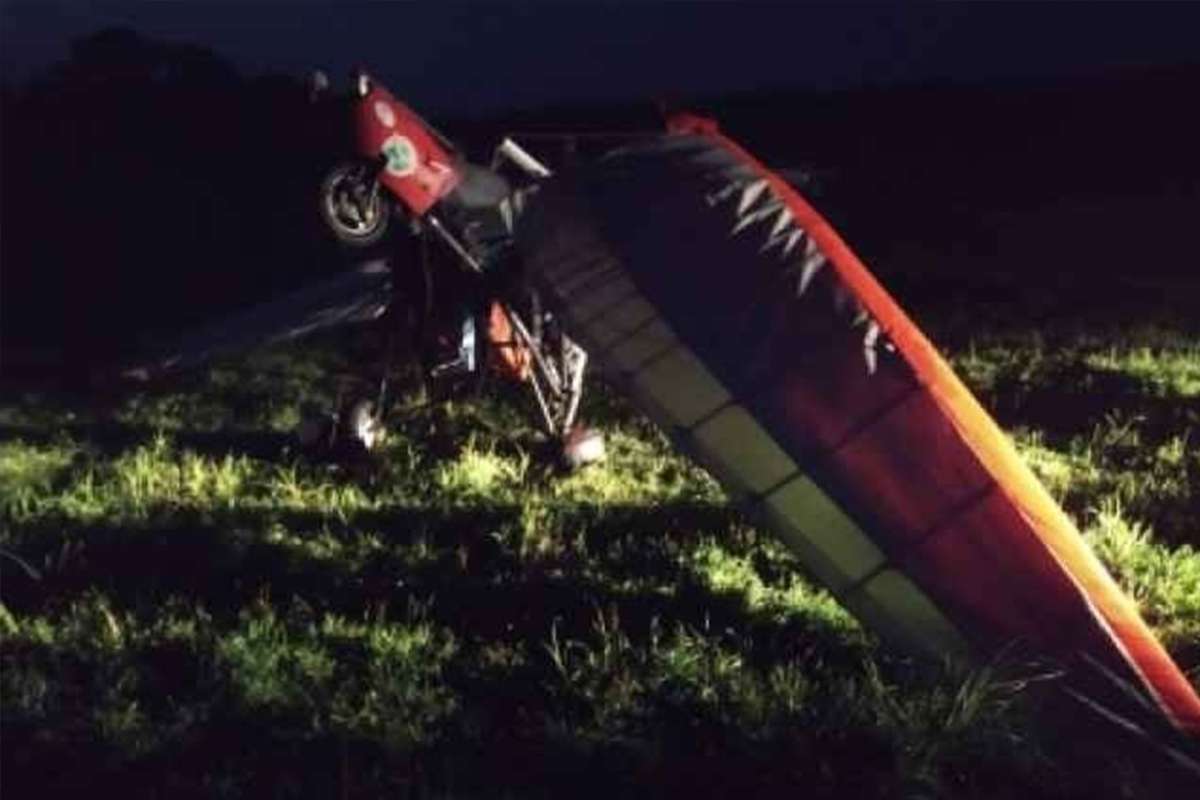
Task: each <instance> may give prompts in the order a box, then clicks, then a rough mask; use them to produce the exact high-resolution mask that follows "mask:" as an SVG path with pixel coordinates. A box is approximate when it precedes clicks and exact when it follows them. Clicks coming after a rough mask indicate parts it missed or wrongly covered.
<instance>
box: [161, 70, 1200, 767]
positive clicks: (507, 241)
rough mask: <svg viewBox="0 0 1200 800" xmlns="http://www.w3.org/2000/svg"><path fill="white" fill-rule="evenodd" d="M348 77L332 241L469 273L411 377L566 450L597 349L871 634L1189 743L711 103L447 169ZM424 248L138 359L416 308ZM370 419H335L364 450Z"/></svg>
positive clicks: (946, 395)
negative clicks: (346, 140) (499, 396)
mask: <svg viewBox="0 0 1200 800" xmlns="http://www.w3.org/2000/svg"><path fill="white" fill-rule="evenodd" d="M354 90H355V95H356V100H355V103H354V108H355V114H356V115H357V120H358V125H357V130H358V136H359V139H358V150H359V152H358V154H357V157H356V158H355V159H352V160H350V161H347V162H345V163H344V164H341V165H339V166H338V167H337V168H336V169H334V171H333V172H331V173H330V175H329V177H328V179H327V180H326V181H325V184H324V187H323V190H322V195H321V202H322V208H323V213H324V215H325V218H326V221H327V222H328V224H329V225H330V227H331V229H332V230H333V231H334V232H335V233H336V235H337V236H338V237H339V238H341V239H342V240H343V241H345V242H347V243H348V244H350V245H370V246H373V245H376V244H378V243H379V242H381V241H383V240H384V239H385V237H386V236H387V234H388V231H389V229H390V231H391V234H392V235H393V236H394V235H396V234H398V233H399V234H402V235H404V236H406V237H409V238H410V239H411V240H413V241H416V242H418V243H419V245H420V246H419V247H418V248H417V249H418V250H419V251H422V252H425V251H429V250H437V251H439V252H441V253H442V254H443V255H448V256H449V257H450V260H451V261H452V262H453V263H454V265H455V269H457V270H458V271H459V272H460V273H462V274H463V275H466V276H468V277H469V278H470V280H469V281H467V282H466V285H467V286H469V287H470V288H468V289H466V290H464V292H465V293H464V295H463V296H462V297H460V300H461V306H462V308H464V309H466V311H467V313H465V314H464V315H463V316H462V318H461V320H460V322H459V323H458V324H457V327H456V328H455V331H456V332H455V338H456V342H455V344H456V346H457V352H456V354H454V355H453V357H452V358H450V359H448V360H445V361H443V362H440V363H432V362H431V363H430V364H429V369H428V375H429V377H430V378H431V379H437V378H439V377H442V376H443V375H446V374H452V373H455V372H466V373H470V372H473V371H477V370H481V369H486V368H491V369H496V370H499V371H501V372H503V373H504V374H506V375H508V376H510V377H512V378H514V379H516V380H522V381H525V382H527V383H528V385H529V386H530V387H531V391H532V392H533V393H534V395H535V397H536V400H537V404H538V408H539V409H540V413H541V422H542V424H543V426H544V428H545V430H546V431H547V433H549V434H551V435H552V436H555V437H558V439H559V440H561V441H562V442H564V444H565V445H566V447H565V452H567V453H568V455H571V456H572V457H573V458H575V459H576V460H577V461H584V460H587V459H588V458H590V457H593V456H595V455H596V454H597V452H596V451H597V450H598V447H596V445H597V441H596V439H595V437H590V438H589V437H586V436H583V437H581V436H578V435H577V433H578V430H579V428H578V427H577V425H578V423H577V420H576V414H577V411H578V408H579V400H580V395H581V392H582V391H583V385H584V384H583V374H584V369H585V366H586V365H587V364H589V362H590V363H591V364H593V365H598V366H599V367H600V368H601V369H602V370H603V371H604V373H605V374H606V376H607V378H608V379H609V381H610V382H612V383H613V384H615V385H616V386H617V387H618V388H620V389H621V390H622V391H623V392H624V393H625V394H626V395H627V396H628V397H629V398H630V399H631V400H632V401H633V402H634V403H635V404H636V405H638V406H639V407H640V408H641V409H642V410H643V411H644V412H645V413H646V414H647V415H648V416H649V417H651V418H652V419H653V420H654V421H655V422H656V423H658V424H659V425H660V426H661V427H662V428H663V429H664V430H665V431H666V432H667V433H668V434H669V436H670V437H671V439H672V441H673V442H674V443H675V445H676V446H677V447H678V448H679V449H680V450H681V451H682V452H684V453H685V454H687V455H688V456H690V457H691V458H693V459H694V460H696V461H697V462H698V463H699V464H700V465H702V466H703V467H705V468H706V469H707V470H709V471H710V472H711V473H712V474H713V475H714V476H715V477H716V478H717V479H718V480H720V481H721V482H722V484H723V485H724V486H725V487H726V488H727V490H728V491H729V493H730V495H731V496H732V497H733V498H734V499H735V502H737V503H738V504H739V506H740V507H741V508H742V509H743V510H744V511H745V513H746V514H747V515H748V516H749V517H750V518H752V519H754V520H756V521H757V522H758V523H759V524H761V525H762V526H763V527H764V528H766V529H769V530H770V531H772V532H774V533H775V534H776V535H777V536H779V537H780V538H781V539H782V540H783V541H784V542H785V543H786V544H787V545H788V546H789V547H790V548H791V549H792V550H793V551H794V552H795V553H796V554H797V556H798V557H799V560H800V561H801V563H802V564H803V565H804V568H805V569H806V570H807V571H808V572H809V574H810V575H811V576H812V577H813V578H814V579H816V580H817V581H819V582H820V583H821V584H823V585H824V586H825V587H827V588H828V589H829V590H830V591H831V592H832V593H833V594H834V596H836V597H837V598H838V600H839V601H840V602H841V603H842V604H843V605H844V606H845V607H846V608H847V609H849V610H850V611H851V612H853V613H854V614H855V615H856V616H857V617H858V618H859V619H860V620H861V621H862V622H863V623H864V624H865V625H867V626H868V627H870V628H872V629H874V630H875V631H877V632H878V633H879V634H881V635H882V636H884V637H885V638H888V639H890V640H892V641H894V642H896V643H898V644H899V645H900V646H903V647H907V648H910V649H911V650H913V651H917V652H923V653H926V654H931V655H935V656H939V657H944V656H946V655H949V654H974V655H977V656H978V655H985V656H986V655H987V654H994V653H996V652H998V651H1001V650H1004V649H1006V648H1010V647H1013V646H1019V647H1021V648H1023V649H1025V650H1028V651H1030V652H1033V653H1035V654H1037V655H1038V656H1039V657H1046V658H1049V659H1051V660H1053V661H1054V663H1056V664H1058V665H1059V666H1060V667H1061V669H1062V673H1063V676H1064V677H1063V678H1062V680H1061V686H1062V687H1063V689H1064V690H1065V692H1066V694H1067V695H1068V696H1070V697H1073V698H1075V699H1076V700H1078V701H1079V702H1080V703H1082V704H1083V706H1084V707H1086V708H1088V709H1091V710H1093V711H1095V712H1097V713H1098V714H1099V715H1100V716H1101V717H1102V718H1104V719H1108V720H1110V721H1119V722H1120V724H1121V726H1122V727H1124V728H1125V729H1127V730H1135V731H1138V732H1140V734H1141V735H1142V736H1144V737H1145V738H1147V739H1151V740H1154V741H1156V742H1163V741H1176V742H1178V741H1184V742H1186V741H1188V740H1191V741H1192V742H1193V743H1194V741H1195V740H1196V739H1197V738H1200V699H1198V698H1197V694H1196V691H1195V689H1194V687H1193V686H1192V684H1191V683H1190V682H1189V680H1188V679H1187V678H1186V677H1185V676H1184V674H1183V673H1182V672H1181V671H1180V669H1179V668H1178V667H1177V665H1176V664H1175V663H1174V662H1173V660H1172V659H1171V657H1170V656H1169V655H1168V654H1167V652H1166V651H1165V650H1164V648H1163V647H1162V645H1161V644H1160V643H1159V641H1158V640H1157V639H1156V638H1155V636H1154V634H1153V633H1152V632H1151V630H1150V629H1149V627H1148V626H1147V625H1146V624H1145V623H1144V622H1143V620H1142V618H1141V616H1140V615H1139V612H1138V610H1137V608H1136V607H1135V605H1134V603H1133V602H1132V601H1131V600H1130V599H1129V598H1128V597H1126V596H1125V595H1124V593H1123V592H1122V591H1121V590H1120V589H1119V587H1118V586H1117V585H1116V583H1115V582H1114V581H1113V579H1112V578H1111V577H1110V576H1109V575H1108V573H1107V572H1106V571H1105V569H1104V567H1103V566H1102V565H1101V564H1100V562H1099V561H1098V560H1097V558H1096V557H1095V555H1093V553H1092V552H1091V551H1090V550H1089V548H1088V547H1087V545H1086V544H1085V542H1084V541H1083V539H1082V538H1081V537H1080V535H1079V533H1078V531H1077V530H1076V528H1075V526H1074V524H1073V522H1072V521H1071V520H1070V519H1069V518H1068V517H1067V515H1066V514H1065V513H1064V512H1063V511H1062V509H1061V508H1060V507H1059V505H1058V504H1057V503H1056V502H1055V500H1054V499H1053V498H1052V497H1051V496H1050V495H1049V494H1048V493H1047V492H1046V490H1045V489H1044V488H1043V487H1042V486H1041V485H1040V484H1039V482H1038V481H1037V479H1036V478H1035V477H1034V475H1033V474H1032V472H1031V471H1030V470H1029V468H1028V467H1027V466H1026V465H1025V464H1024V463H1023V462H1022V460H1021V458H1020V457H1019V455H1018V454H1017V452H1016V451H1015V449H1014V447H1013V446H1012V444H1011V443H1010V441H1009V440H1008V438H1007V437H1006V436H1005V435H1004V433H1003V432H1002V431H1001V430H1000V429H999V428H998V426H997V425H996V424H995V423H994V422H993V420H992V419H991V417H990V416H989V415H988V414H987V412H986V411H984V409H983V408H982V407H981V406H980V405H979V403H978V402H977V401H976V400H975V398H974V397H973V396H972V395H971V393H970V392H969V391H968V390H967V388H966V387H965V386H964V385H963V383H962V382H961V381H960V380H959V379H958V378H957V377H956V376H955V374H954V373H953V372H952V371H951V369H950V367H949V366H948V365H947V364H946V362H945V361H944V360H943V359H942V357H941V356H940V355H939V354H938V353H937V351H936V350H935V348H934V347H933V346H932V345H931V343H930V342H929V341H928V339H927V338H926V337H925V336H924V334H923V333H922V332H921V330H920V329H919V328H918V327H917V326H916V325H915V324H914V323H913V322H912V321H911V320H910V319H909V318H908V316H907V315H906V314H905V313H904V312H903V310H901V308H900V307H899V306H898V305H897V303H896V302H895V301H894V300H893V299H892V298H891V296H890V295H889V294H888V293H887V291H886V290H885V289H884V288H883V287H882V286H881V285H880V284H879V282H878V281H877V280H876V279H875V278H874V277H873V276H872V274H871V273H870V272H869V271H868V269H867V268H866V267H865V266H864V265H863V264H862V262H861V261H859V259H858V258H857V257H856V256H855V254H854V253H853V252H852V251H851V249H850V248H849V247H848V246H847V245H846V243H845V242H844V241H843V240H842V238H841V237H840V236H839V235H838V233H837V232H836V231H835V230H834V229H833V228H832V227H831V226H830V225H829V224H828V222H827V221H826V220H825V219H824V218H823V217H822V216H821V215H820V214H819V213H818V212H817V211H816V210H815V209H814V207H813V206H812V205H811V204H810V202H809V201H808V199H806V198H805V197H804V196H803V195H802V194H801V193H800V192H799V191H798V190H797V189H796V188H794V187H793V186H792V185H790V184H789V183H788V182H787V181H785V180H784V179H783V178H781V177H780V176H779V174H777V173H776V172H774V171H772V170H771V169H768V168H767V167H766V166H764V165H763V164H762V163H760V162H759V161H758V160H756V159H755V158H754V157H753V156H751V155H750V154H749V153H748V152H746V151H745V150H744V149H743V148H742V147H740V146H739V145H738V144H737V143H735V142H733V141H732V140H731V139H729V138H728V137H727V136H725V135H724V134H722V133H721V131H720V130H719V129H718V127H717V125H716V124H715V123H714V122H713V121H711V120H709V119H706V118H702V117H699V116H695V115H690V114H675V115H672V116H671V117H670V118H669V119H668V122H667V126H666V130H665V131H663V132H661V133H658V134H655V135H647V136H644V137H640V138H637V139H635V140H632V141H629V142H625V143H623V144H621V145H620V146H618V147H615V148H614V149H611V150H610V151H608V152H606V153H605V154H604V155H602V156H600V157H598V158H595V159H591V160H589V161H587V162H586V163H582V164H580V165H578V166H576V167H575V168H573V169H569V170H560V171H558V172H556V173H554V174H551V171H550V170H549V169H547V168H546V167H545V166H544V165H543V164H542V163H541V162H539V161H538V160H537V159H536V158H534V157H533V156H531V155H530V154H529V153H528V152H526V151H525V150H523V149H522V148H521V147H520V146H518V145H517V144H516V143H514V142H513V141H511V140H505V141H504V142H502V143H501V145H500V146H499V147H498V148H497V160H496V161H495V162H494V163H493V164H492V165H491V167H490V168H485V167H481V166H475V165H472V164H469V163H467V162H466V161H465V160H464V159H463V158H462V157H461V156H460V155H458V153H457V151H456V150H455V149H454V148H453V147H452V146H451V145H450V144H449V142H448V141H446V140H445V138H444V137H442V136H440V135H439V134H437V133H436V131H435V130H434V129H433V128H432V127H431V126H429V125H427V124H426V123H425V122H423V121H422V120H421V119H420V118H419V117H418V116H417V115H416V114H415V113H414V112H412V111H411V110H410V109H408V108H407V107H406V106H405V105H404V104H403V103H401V102H399V101H398V100H397V99H396V98H395V97H394V96H392V95H391V94H390V93H389V92H388V91H387V90H386V89H385V88H384V87H382V86H380V85H379V84H377V83H375V82H373V81H372V80H371V79H370V78H369V77H368V76H366V75H365V74H361V75H359V76H358V77H357V79H356V85H355V87H354ZM506 175H509V176H512V177H506ZM427 267H428V263H427V262H425V263H423V264H400V263H396V262H393V261H388V260H386V259H384V260H376V261H369V262H367V263H365V264H363V265H362V266H359V267H357V268H356V269H354V270H351V271H350V272H348V273H346V274H345V275H343V276H342V277H339V278H335V279H334V280H332V281H330V282H329V283H327V284H324V285H322V286H319V287H315V288H313V289H310V290H306V293H303V294H301V295H298V296H295V297H292V298H288V299H287V300H285V301H283V302H281V303H279V304H276V305H273V306H270V307H267V308H266V309H264V310H260V311H255V312H253V313H252V314H250V315H248V316H246V317H244V318H242V319H241V320H239V321H237V323H236V324H235V325H233V326H229V327H227V328H224V329H212V330H209V331H208V332H206V333H204V334H203V335H200V336H197V337H193V338H192V339H190V340H189V341H188V343H187V345H188V346H186V347H181V348H179V349H177V350H176V351H174V352H172V353H170V354H168V355H167V356H165V357H163V358H161V359H159V360H157V361H155V362H153V363H152V364H150V365H149V366H150V367H151V368H152V369H161V368H165V367H169V366H182V365H186V364H188V363H193V362H194V361H195V360H196V359H198V358H200V357H203V356H204V355H207V354H208V353H211V352H215V351H218V350H220V349H221V348H223V347H225V346H227V345H230V344H232V343H234V341H235V340H237V341H240V340H242V339H244V338H245V335H246V334H247V333H248V332H250V331H254V332H255V333H259V334H261V333H262V332H264V331H265V332H266V333H267V336H266V338H268V339H285V338H292V337H294V336H298V335H301V334H303V333H305V332H308V331H310V330H313V329H317V328H320V327H326V326H329V325H333V324H338V323H343V322H350V321H361V320H366V319H376V318H379V317H381V316H384V311H385V310H387V309H389V308H391V312H390V313H391V314H392V315H395V312H396V309H397V307H398V304H401V303H407V304H409V305H410V306H411V305H412V304H413V302H414V301H413V298H412V297H401V295H402V294H403V293H402V292H400V291H398V289H397V287H399V286H401V285H402V283H404V282H402V281H401V280H400V273H401V271H408V272H412V273H419V272H420V271H421V270H422V269H426V268H427ZM417 283H418V284H421V282H420V281H418V282H417ZM405 285H411V282H408V283H407V284H405ZM425 285H428V284H427V283H426V284H425ZM421 302H423V301H421ZM419 304H420V303H419V302H418V305H419ZM489 364H490V365H491V366H490V367H489V366H488V365H489ZM143 368H145V365H143ZM369 411H370V413H364V414H360V415H359V416H358V417H356V418H354V419H353V420H352V423H353V424H352V425H351V427H352V428H353V429H354V430H356V431H358V434H357V435H358V436H359V437H360V438H361V439H362V440H363V441H364V442H366V443H369V440H370V438H371V437H372V436H374V434H373V433H372V431H373V430H374V428H373V426H375V425H377V422H378V418H379V417H378V413H379V403H376V404H375V405H374V406H371V407H370V408H369ZM580 442H584V443H588V446H587V447H583V448H582V450H581V449H580V448H579V447H576V445H579V443H580ZM573 447H575V451H574V452H573V451H572V448H573ZM588 447H591V448H592V450H591V451H589V450H588ZM1172 737H1174V738H1172ZM1172 746H1174V745H1172Z"/></svg>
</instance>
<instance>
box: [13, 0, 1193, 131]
mask: <svg viewBox="0 0 1200 800" xmlns="http://www.w3.org/2000/svg"><path fill="white" fill-rule="evenodd" d="M0 15H2V16H0V19H2V23H3V24H2V27H0V35H2V37H3V42H2V44H3V47H2V48H0V67H2V69H3V76H4V79H5V81H7V82H14V81H19V80H21V79H22V78H25V77H27V76H29V75H31V74H34V73H36V72H37V71H39V70H40V69H43V68H45V67H46V66H47V65H48V64H50V63H52V62H54V61H56V60H60V59H63V58H65V57H66V55H67V47H68V43H69V41H70V40H71V39H72V38H74V37H77V36H80V35H83V34H86V33H89V32H92V31H95V30H97V29H100V28H103V27H108V26H115V25H119V26H127V27H132V28H134V29H135V30H137V31H139V32H141V33H143V34H145V35H147V36H150V37H153V38H158V39H166V40H175V41H183V42H193V43H197V44H202V45H205V46H208V47H211V48H212V49H214V50H215V51H216V52H217V53H218V54H219V55H220V56H222V57H224V58H226V59H228V60H230V61H232V62H233V63H234V64H235V65H236V66H237V67H238V68H240V69H241V70H243V71H245V72H246V73H249V74H257V73H262V72H269V71H273V72H287V73H292V74H296V75H301V74H305V73H307V72H308V71H309V70H310V69H312V68H313V67H317V66H320V67H324V68H325V69H327V70H328V71H329V72H330V74H331V75H333V76H334V77H335V79H336V78H340V77H341V76H344V75H345V74H346V73H347V72H348V71H349V69H350V67H351V66H352V65H353V64H355V63H364V64H366V65H367V66H368V67H370V68H371V69H372V70H374V71H375V72H377V73H379V74H380V75H381V76H383V77H384V79H385V80H386V81H387V82H388V83H389V84H390V85H392V86H393V88H394V89H395V90H396V91H397V92H398V93H401V94H403V95H404V96H406V97H407V98H409V99H410V100H411V101H412V102H413V103H415V104H417V105H418V106H419V107H421V108H424V109H427V110H428V111H429V112H431V113H443V114H456V115H457V114H471V113H473V112H486V111H497V110H504V109H509V108H529V107H537V106H540V105H546V104H553V103H562V102H579V103H587V102H593V101H597V100H614V101H622V100H626V101H630V100H631V101H641V100H647V99H650V98H653V97H655V96H658V95H662V94H670V95H675V96H684V97H687V96H695V95H700V94H705V95H712V94H720V93H722V92H727V91H738V90H757V89H763V88H798V89H805V88H817V89H836V88H849V87H855V86H863V85H893V84H905V83H929V82H935V83H944V82H948V81H953V82H956V83H980V82H987V81H994V80H997V79H1000V80H1007V79H1029V78H1033V79H1038V78H1051V77H1055V76H1062V75H1071V74H1079V73H1083V74H1088V73H1096V72H1104V71H1109V70H1111V69H1112V68H1114V67H1128V66H1148V65H1165V64H1181V63H1200V44H1198V43H1197V41H1198V33H1197V32H1198V31H1200V4H1190V3H1172V4H1162V5H1151V4H1147V3H1136V4H1114V3H1104V4H1082V3H1052V4H1044V3H1036V4H1035V3H1019V4H998V3H997V4H974V3H973V4H958V3H954V4H951V3H946V4H936V5H925V4H921V5H904V6H894V5H887V6H880V5H864V4H839V5H816V6H813V5H804V4H795V3H788V4H780V3H777V4H762V3H735V2H709V3H700V4H693V3H681V2H675V3H654V2H645V1H644V0H642V1H638V0H624V2H609V3H603V4H598V3H581V2H560V3H553V4H550V3H528V2H524V3H519V4H511V3H508V4H506V3H496V2H492V3H474V4H445V3H439V4H437V5H420V4H409V3H375V4H371V5H360V4H350V3H334V2H331V1H330V0H302V1H300V2H283V1H282V0H277V1H276V2H271V1H270V0H252V1H251V2H238V3H233V2H225V1H224V0H222V1H221V2H210V1H209V0H163V1H161V2H141V3H128V2H126V3H112V2H107V3H106V2H84V0H57V1H56V0H38V2H25V1H23V0H4V2H3V3H2V4H0Z"/></svg>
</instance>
